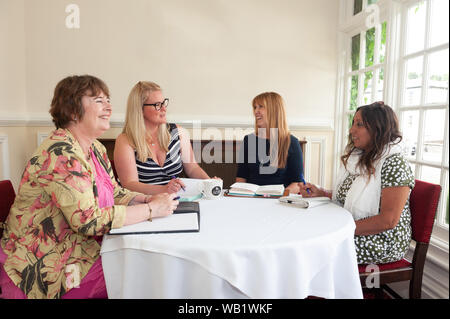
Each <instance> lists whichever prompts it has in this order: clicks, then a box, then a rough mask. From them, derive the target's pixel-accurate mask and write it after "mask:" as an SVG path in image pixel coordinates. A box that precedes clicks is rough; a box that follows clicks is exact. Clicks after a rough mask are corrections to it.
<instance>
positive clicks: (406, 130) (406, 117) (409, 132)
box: [401, 111, 419, 159]
mask: <svg viewBox="0 0 450 319" xmlns="http://www.w3.org/2000/svg"><path fill="white" fill-rule="evenodd" d="M401 123H402V125H401V126H402V127H401V130H402V134H403V143H404V145H405V153H406V154H407V156H408V158H409V159H415V158H416V152H417V134H418V132H419V111H407V112H402V121H401Z"/></svg>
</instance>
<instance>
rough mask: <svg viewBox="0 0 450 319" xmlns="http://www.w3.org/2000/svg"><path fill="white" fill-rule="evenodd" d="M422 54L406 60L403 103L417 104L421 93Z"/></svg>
mask: <svg viewBox="0 0 450 319" xmlns="http://www.w3.org/2000/svg"><path fill="white" fill-rule="evenodd" d="M422 70H423V56H419V57H417V58H413V59H409V60H408V61H407V62H406V85H405V91H404V95H403V105H418V104H420V98H421V94H422Z"/></svg>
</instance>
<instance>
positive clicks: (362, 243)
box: [299, 102, 414, 264]
mask: <svg viewBox="0 0 450 319" xmlns="http://www.w3.org/2000/svg"><path fill="white" fill-rule="evenodd" d="M349 133H350V134H349V141H348V144H347V147H346V149H345V154H344V155H343V156H342V157H341V161H342V164H343V165H342V166H341V169H340V171H339V174H338V177H337V180H336V181H335V186H334V189H333V191H327V190H325V189H322V188H319V187H317V186H315V185H313V184H309V183H306V184H300V185H299V186H300V188H301V194H302V195H303V196H304V197H316V196H327V197H330V198H332V199H333V200H335V201H336V202H339V203H340V204H341V205H343V206H344V207H345V208H346V209H347V210H349V211H350V212H351V213H352V215H353V218H354V219H355V223H356V230H355V246H356V254H357V259H358V263H359V264H370V263H390V262H395V261H398V260H401V259H402V258H403V257H404V256H405V255H406V253H407V251H408V248H409V243H410V241H411V226H410V224H411V213H410V209H409V195H410V193H411V190H412V189H413V188H414V175H413V173H412V171H411V168H410V166H409V163H408V160H407V159H406V158H405V156H404V155H403V154H402V147H401V145H400V142H401V140H402V135H401V133H400V131H399V126H398V120H397V117H396V115H395V113H394V112H393V110H392V109H391V108H390V107H389V106H388V105H385V104H384V103H383V102H376V103H373V104H370V105H364V106H361V107H359V108H358V109H357V110H356V113H355V116H354V118H353V123H352V127H351V128H350V132H349Z"/></svg>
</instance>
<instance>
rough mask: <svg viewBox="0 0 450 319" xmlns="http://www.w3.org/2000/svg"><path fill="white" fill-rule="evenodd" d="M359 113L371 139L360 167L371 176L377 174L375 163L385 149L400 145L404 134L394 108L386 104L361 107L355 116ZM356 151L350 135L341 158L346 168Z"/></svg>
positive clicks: (360, 161)
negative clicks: (389, 145)
mask: <svg viewBox="0 0 450 319" xmlns="http://www.w3.org/2000/svg"><path fill="white" fill-rule="evenodd" d="M358 112H360V114H361V118H362V120H363V123H364V126H365V127H366V129H367V130H368V131H369V135H370V139H371V144H370V146H369V147H368V149H366V150H363V151H362V152H363V153H362V154H361V156H360V159H359V162H358V166H359V167H360V168H362V169H363V170H365V171H366V172H367V173H368V174H369V176H370V175H373V174H375V167H374V162H375V161H377V160H379V159H380V158H381V156H382V154H383V150H384V147H385V146H386V145H387V144H389V143H395V144H398V143H400V141H401V140H402V133H401V132H400V130H399V124H398V119H397V116H396V115H395V113H394V111H393V110H392V108H391V107H390V106H389V105H386V104H384V102H375V103H372V104H368V105H363V106H360V107H358V108H357V109H356V112H355V114H356V113H358ZM352 124H353V122H352ZM355 149H356V147H355V145H354V144H353V141H352V137H351V134H350V133H349V135H348V143H347V146H346V147H345V152H344V155H343V156H342V157H341V161H342V163H343V164H344V166H345V167H347V162H348V158H349V157H350V155H351V154H352V152H353V151H354V150H355Z"/></svg>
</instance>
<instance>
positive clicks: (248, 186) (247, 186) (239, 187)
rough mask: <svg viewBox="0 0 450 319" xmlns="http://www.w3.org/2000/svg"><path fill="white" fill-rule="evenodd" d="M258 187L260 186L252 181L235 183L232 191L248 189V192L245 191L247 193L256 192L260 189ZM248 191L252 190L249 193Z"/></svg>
mask: <svg viewBox="0 0 450 319" xmlns="http://www.w3.org/2000/svg"><path fill="white" fill-rule="evenodd" d="M258 187H259V186H258V185H256V184H251V183H234V184H233V185H231V186H230V192H231V191H234V192H235V191H240V190H244V191H245V190H247V192H245V193H246V194H254V193H256V190H257V189H258ZM248 191H250V192H251V193H249V192H248Z"/></svg>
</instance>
